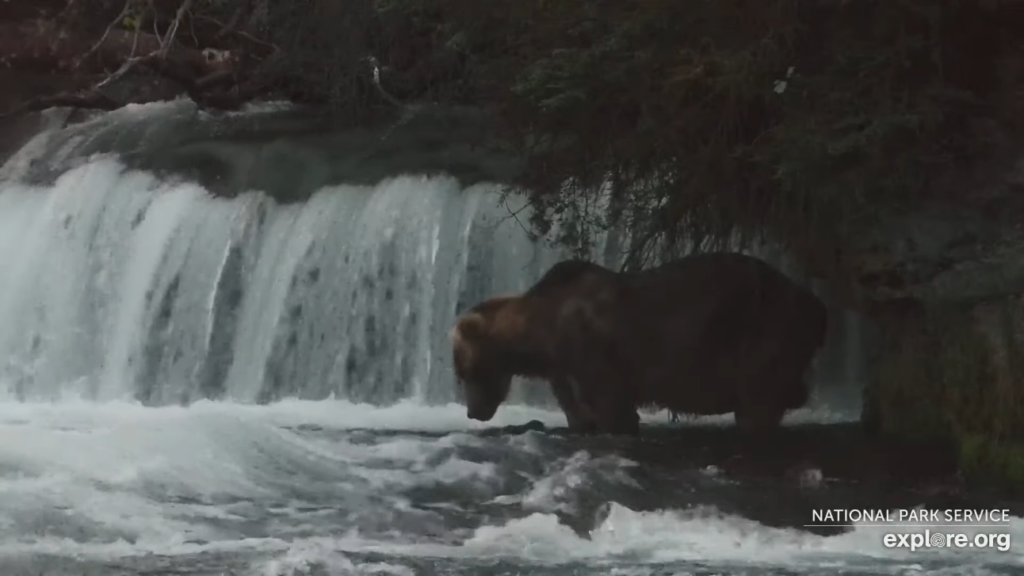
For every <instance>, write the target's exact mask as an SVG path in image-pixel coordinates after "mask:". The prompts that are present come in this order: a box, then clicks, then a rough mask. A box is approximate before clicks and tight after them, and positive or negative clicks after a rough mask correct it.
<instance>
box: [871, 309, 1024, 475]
mask: <svg viewBox="0 0 1024 576" xmlns="http://www.w3.org/2000/svg"><path fill="white" fill-rule="evenodd" d="M881 325H882V326H881V327H882V338H881V342H880V348H879V350H878V353H877V356H876V360H875V361H874V362H873V366H872V372H873V373H872V379H871V382H870V383H869V390H868V394H867V398H866V401H867V405H868V408H869V413H870V417H871V418H872V419H873V420H874V421H875V422H874V424H875V428H876V430H877V432H879V433H880V434H882V435H883V436H885V435H888V436H893V437H900V438H908V439H927V440H940V441H945V442H949V443H950V444H951V445H952V446H953V447H955V449H956V451H957V454H958V455H959V461H960V466H961V470H962V472H963V473H964V474H965V475H968V476H973V477H978V478H984V479H986V480H999V481H1005V482H1009V483H1011V484H1013V485H1014V486H1015V487H1018V488H1024V374H1022V373H1021V372H1020V370H1019V368H1020V367H1021V366H1024V364H1022V362H1021V355H1022V352H1024V348H1022V345H1024V338H1022V336H1024V329H1022V328H1024V306H1022V305H1021V302H1020V300H1019V299H1017V298H1014V299H1007V300H1005V301H999V302H989V303H983V304H979V305H973V306H967V305H964V306H946V307H941V308H938V307H936V308H932V309H929V310H927V311H924V310H918V311H915V312H910V313H904V314H901V315H899V316H892V317H888V318H883V319H881Z"/></svg>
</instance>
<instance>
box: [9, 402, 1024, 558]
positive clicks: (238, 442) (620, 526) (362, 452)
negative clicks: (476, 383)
mask: <svg viewBox="0 0 1024 576" xmlns="http://www.w3.org/2000/svg"><path fill="white" fill-rule="evenodd" d="M529 418H540V419H541V420H547V421H549V422H550V421H552V420H555V419H557V418H556V415H554V414H553V413H551V412H546V411H540V410H531V409H525V408H506V409H503V410H502V411H501V412H499V416H498V421H497V424H506V423H516V422H521V421H523V420H525V419H529ZM303 426H305V427H310V426H315V427H316V433H315V434H311V433H303V431H302V428H301V427H303ZM364 426H372V427H374V428H376V429H380V430H387V429H400V430H408V429H409V428H410V427H411V428H414V429H417V428H418V429H422V430H435V431H436V430H443V431H447V432H448V434H447V435H445V436H441V437H439V438H437V437H417V436H414V435H408V434H406V435H399V436H394V437H377V438H376V439H375V441H374V442H368V441H367V438H368V437H365V438H363V439H357V438H355V437H354V436H351V435H346V434H345V433H344V431H346V430H350V429H352V428H353V427H364ZM479 428H481V425H480V424H478V423H475V422H472V421H469V420H467V419H465V418H464V417H463V412H462V409H461V407H460V406H457V405H451V406H438V407H434V408H427V407H424V406H422V405H418V404H415V403H400V404H397V405H395V406H392V407H390V408H377V407H371V406H365V405H363V406H360V405H353V404H350V403H347V402H343V401H320V402H311V401H297V400H289V401H283V402H279V403H275V404H273V405H270V406H242V405H239V404H225V403H213V402H206V401H203V402H200V403H197V404H195V405H193V406H192V407H189V408H180V407H166V408H144V407H141V406H138V405H134V404H125V403H107V404H95V403H88V402H65V403H61V404H46V405H44V404H13V403H6V404H0V431H2V434H0V464H2V466H3V470H4V473H3V474H0V494H2V495H3V496H2V497H0V564H2V563H3V562H4V559H5V558H16V557H19V556H24V555H26V554H35V555H40V554H43V555H55V556H73V557H74V558H77V559H78V560H79V561H84V562H95V563H103V562H109V561H114V560H119V561H127V560H133V559H134V560H136V561H139V562H144V561H145V560H146V559H147V558H152V556H151V555H158V556H160V557H165V558H170V560H168V561H167V562H169V563H170V564H174V563H175V562H182V563H185V562H188V563H189V564H190V565H191V564H194V565H197V566H198V565H202V563H203V561H202V559H201V558H202V554H203V553H223V554H228V555H231V556H232V557H240V558H243V559H245V565H246V566H248V567H249V569H250V570H251V572H250V573H253V574H260V573H262V574H304V573H307V572H304V571H303V569H304V568H303V567H305V568H308V567H309V566H312V565H314V564H316V565H320V566H326V567H327V570H328V573H331V574H354V573H370V572H371V571H372V570H371V569H372V568H373V566H375V565H377V564H379V562H370V561H365V562H362V565H360V563H359V562H358V561H356V560H352V558H354V557H355V556H353V555H358V554H366V553H371V552H377V553H380V554H382V555H384V556H385V557H387V558H388V561H387V564H388V565H389V566H391V567H392V568H393V569H396V570H405V572H401V573H417V572H416V571H414V570H413V568H410V566H414V565H415V562H417V561H423V559H427V560H428V561H429V562H436V561H441V560H445V561H448V562H456V563H458V562H476V561H481V560H486V561H493V560H495V559H498V558H503V557H504V558H508V559H510V560H512V561H515V562H517V563H519V564H525V565H530V566H534V567H535V569H539V568H540V567H545V566H546V567H552V566H554V567H557V566H559V565H578V564H581V563H582V564H585V565H591V566H601V565H604V566H607V567H611V566H620V567H621V566H633V567H634V568H635V567H643V566H645V565H656V564H657V565H665V564H668V565H674V564H680V563H691V562H698V563H700V564H701V565H712V566H713V565H721V566H729V567H731V568H729V569H728V570H727V571H728V573H744V572H742V571H737V570H738V569H737V566H739V567H746V568H748V569H749V568H766V567H771V566H785V567H788V568H790V569H798V570H807V571H808V573H811V574H815V573H822V570H827V571H833V570H836V569H838V568H840V567H845V568H847V569H865V568H869V569H871V570H872V572H871V573H883V574H889V573H911V572H912V573H918V572H917V570H920V569H921V566H922V565H934V564H935V563H936V562H941V563H943V564H952V566H953V567H956V568H963V569H968V568H969V567H971V566H980V565H981V564H984V563H985V562H989V561H992V560H993V558H994V559H995V560H997V561H998V562H999V563H1000V564H1003V565H1007V564H1009V565H1011V566H1012V565H1017V566H1022V565H1024V556H1022V555H1021V554H1020V553H1019V551H1018V550H1019V548H1018V545H1017V544H1016V543H1017V542H1021V541H1022V540H1021V539H1024V521H1021V520H1020V519H1015V520H1014V521H1013V522H1012V524H1011V526H1010V527H1009V528H1008V529H1004V530H1001V531H1007V530H1008V531H1009V533H1010V534H1011V535H1012V538H1013V542H1014V548H1013V549H1012V550H1011V551H1010V552H1008V553H1001V552H994V551H988V550H953V549H929V550H926V551H916V552H910V551H908V550H898V549H889V548H886V547H884V546H883V545H882V543H881V535H882V534H883V533H884V531H885V530H884V529H880V528H877V527H861V528H855V529H854V530H853V531H851V532H849V533H847V534H845V535H839V536H832V537H822V536H815V535H812V534H808V533H805V532H801V531H798V530H795V529H781V528H769V527H766V526H763V525H761V524H758V523H757V522H754V521H752V520H747V519H744V518H741V517H739V516H736V515H733V514H727V513H723V512H720V511H718V510H716V509H715V507H714V506H697V507H694V508H690V509H663V510H658V511H651V512H640V511H634V510H631V509H630V508H629V507H627V506H625V505H623V504H619V503H614V502H613V503H611V504H610V506H606V507H605V510H604V512H603V515H604V518H603V519H602V520H599V521H598V522H597V523H596V524H595V525H594V527H593V529H592V530H590V535H589V538H582V537H580V536H579V535H577V534H575V533H574V532H573V531H572V530H571V529H570V528H568V527H566V526H565V525H563V524H560V523H559V520H558V518H557V517H556V515H555V512H556V511H560V512H569V513H572V512H574V511H578V508H579V506H580V505H581V500H580V498H582V497H584V496H585V495H586V493H588V490H589V491H590V492H591V493H593V492H597V491H599V492H601V493H614V491H615V490H617V489H625V490H628V489H631V488H638V487H639V485H638V483H637V481H636V480H634V479H633V478H632V477H631V471H635V469H636V466H637V464H636V463H635V462H633V461H631V460H629V459H627V458H622V457H619V456H610V455H605V456H599V455H595V454H591V453H589V452H588V451H587V450H585V449H583V450H580V449H576V448H573V447H572V446H569V445H565V444H564V441H558V440H555V439H552V438H550V437H546V436H545V435H542V434H535V433H527V434H525V435H522V436H499V437H495V438H480V437H477V436H473V435H469V434H466V433H464V432H460V430H461V431H471V430H473V429H479ZM560 442H562V444H560ZM474 449H484V450H485V451H486V452H487V453H488V454H489V455H490V456H489V457H488V458H485V459H483V460H480V458H479V455H478V454H474V453H473V450H474ZM559 450H561V452H560V453H561V454H562V456H557V454H558V453H559ZM509 459H513V462H512V463H511V464H510V463H509V462H508V460H509ZM514 459H519V460H520V461H519V462H518V463H516V462H515V461H514ZM510 465H514V466H515V468H516V469H517V470H518V471H519V473H520V474H522V475H524V476H526V477H527V480H526V481H525V483H524V484H523V483H521V486H520V487H519V488H518V489H516V488H515V487H513V486H509V480H508V479H509V473H510V472H511V470H509V469H507V467H508V466H510ZM15 471H16V473H15ZM595 486H596V487H595ZM445 487H457V489H458V490H459V491H460V492H464V493H465V492H468V493H472V494H473V497H474V498H479V499H481V500H488V499H489V500H491V501H492V502H495V503H499V504H502V505H503V506H505V507H507V508H508V509H509V510H519V512H518V514H517V517H514V518H507V519H504V520H502V519H500V518H490V520H489V521H487V519H485V522H484V523H483V524H482V525H480V526H477V527H475V528H474V527H471V526H469V525H463V526H458V525H457V524H456V523H455V522H453V521H452V520H451V519H450V518H448V519H446V517H445V516H444V515H443V513H444V511H445V509H446V507H455V508H456V509H457V508H458V505H457V504H449V505H447V506H446V505H444V503H443V502H439V503H438V504H436V505H435V506H434V508H433V509H432V507H431V506H420V507H418V508H417V507H414V506H413V505H412V502H411V501H410V500H409V494H410V493H411V491H412V490H415V489H424V488H427V489H433V490H437V489H444V488H445ZM639 488H642V487H639ZM980 531H982V530H980V529H976V530H973V532H980ZM990 531H991V530H990ZM426 534H433V535H434V536H432V537H428V536H426ZM197 557H198V558H199V559H198V560H197ZM175 558H178V560H174V559H175ZM687 565H688V564H687ZM915 567H917V569H916V570H915ZM908 570H909V571H910V572H907V571H908ZM197 572H198V571H197ZM466 573H474V571H473V570H469V571H468V572H466ZM680 573H684V572H680ZM954 573H959V572H954ZM967 573H974V574H982V573H987V572H984V571H974V572H967Z"/></svg>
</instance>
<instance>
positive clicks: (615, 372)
mask: <svg viewBox="0 0 1024 576" xmlns="http://www.w3.org/2000/svg"><path fill="white" fill-rule="evenodd" d="M627 373H628V371H627V370H624V369H622V367H621V366H619V365H617V364H616V363H615V362H593V363H592V364H591V366H590V367H588V368H587V369H586V371H585V374H586V377H585V379H580V384H579V386H578V388H579V393H580V395H581V396H582V398H581V403H582V404H583V405H584V406H590V407H592V408H591V409H592V412H593V414H594V420H595V421H596V427H597V431H598V432H601V433H604V434H628V435H637V434H639V433H640V415H639V414H638V413H637V411H636V398H635V395H634V393H633V389H632V388H631V386H632V382H631V381H630V379H629V377H628V376H627Z"/></svg>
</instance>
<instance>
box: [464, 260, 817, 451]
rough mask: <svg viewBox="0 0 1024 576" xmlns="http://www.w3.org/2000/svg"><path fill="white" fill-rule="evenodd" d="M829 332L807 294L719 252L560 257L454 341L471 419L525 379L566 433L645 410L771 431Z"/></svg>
mask: <svg viewBox="0 0 1024 576" xmlns="http://www.w3.org/2000/svg"><path fill="white" fill-rule="evenodd" d="M826 328H827V311H826V308H825V305H824V303H823V302H821V300H820V299H819V298H818V297H817V296H815V295H814V294H812V293H811V292H810V291H809V290H807V289H805V288H803V287H802V286H800V285H798V284H796V283H794V282H793V281H791V280H790V279H789V278H787V277H786V276H785V275H784V274H782V273H781V272H780V271H778V270H776V269H775V268H773V267H772V266H770V265H768V264H767V263H765V262H763V261H761V260H759V259H757V258H754V257H751V256H747V255H744V254H738V253H725V252H719V253H704V254H697V255H691V256H687V257H684V258H681V259H678V260H675V261H673V262H670V263H667V264H664V265H661V266H658V267H655V268H651V269H648V270H644V271H640V272H634V273H619V272H613V271H611V270H609V269H607V268H604V267H602V266H599V265H597V264H594V263H591V262H586V261H582V260H567V261H563V262H560V263H558V264H556V265H555V266H553V267H552V268H551V269H550V270H548V272H547V273H546V274H545V275H544V276H543V277H542V278H541V279H540V280H539V281H538V282H537V283H536V284H535V285H533V286H532V287H531V288H530V289H529V290H527V291H526V292H524V293H522V294H514V295H506V296H499V297H496V298H491V299H489V300H486V301H484V302H481V303H480V304H477V305H476V306H474V307H473V308H471V309H470V310H469V311H467V312H466V313H465V314H463V315H462V316H461V317H459V319H458V321H457V322H456V324H455V327H454V328H453V330H452V333H451V336H452V344H453V360H454V367H455V373H456V376H457V378H458V380H459V382H460V383H461V385H462V389H463V392H464V396H465V401H466V406H467V416H468V417H469V418H472V419H475V420H480V421H488V420H490V419H491V418H492V417H493V416H494V414H495V412H496V411H497V409H498V407H499V406H500V405H501V404H502V403H503V402H504V401H505V399H506V398H507V396H508V393H509V389H510V386H511V381H512V378H513V377H514V376H523V377H527V378H536V379H544V380H547V381H548V382H550V384H551V386H552V390H553V392H554V395H555V398H556V399H557V401H558V404H559V406H560V407H561V409H562V411H563V412H564V413H565V415H566V419H567V421H568V425H569V428H570V429H572V430H575V431H579V432H604V433H628V434H633V433H636V432H637V431H638V430H639V416H638V414H637V408H638V407H642V406H656V407H660V408H667V409H669V410H670V411H672V412H673V413H675V414H694V415H712V414H725V413H729V412H734V413H735V416H736V422H737V425H739V426H741V427H744V428H754V429H765V428H775V427H777V426H778V425H779V422H780V421H781V420H782V417H783V416H784V415H785V412H786V411H787V410H791V409H795V408H799V407H801V406H803V405H804V404H805V403H806V402H807V400H808V397H809V385H808V383H807V382H806V379H805V378H806V374H807V372H808V369H809V368H810V366H811V363H812V361H813V359H814V356H815V355H816V353H817V351H818V349H819V348H820V347H821V346H822V345H823V343H824V339H825V332H826Z"/></svg>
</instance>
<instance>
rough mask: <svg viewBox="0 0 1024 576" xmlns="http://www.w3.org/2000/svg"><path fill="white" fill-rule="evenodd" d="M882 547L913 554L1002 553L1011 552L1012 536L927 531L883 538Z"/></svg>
mask: <svg viewBox="0 0 1024 576" xmlns="http://www.w3.org/2000/svg"><path fill="white" fill-rule="evenodd" d="M882 545H883V546H885V547H886V548H909V549H910V550H911V552H913V551H915V550H920V549H921V548H993V549H995V550H998V551H1000V552H1008V551H1009V550H1010V535H1009V534H1007V533H1001V534H973V535H968V534H963V533H955V534H954V533H944V532H932V531H931V530H929V529H927V528H926V529H925V530H924V532H923V533H913V534H906V533H904V534H893V533H891V532H890V533H888V534H884V535H883V536H882Z"/></svg>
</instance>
